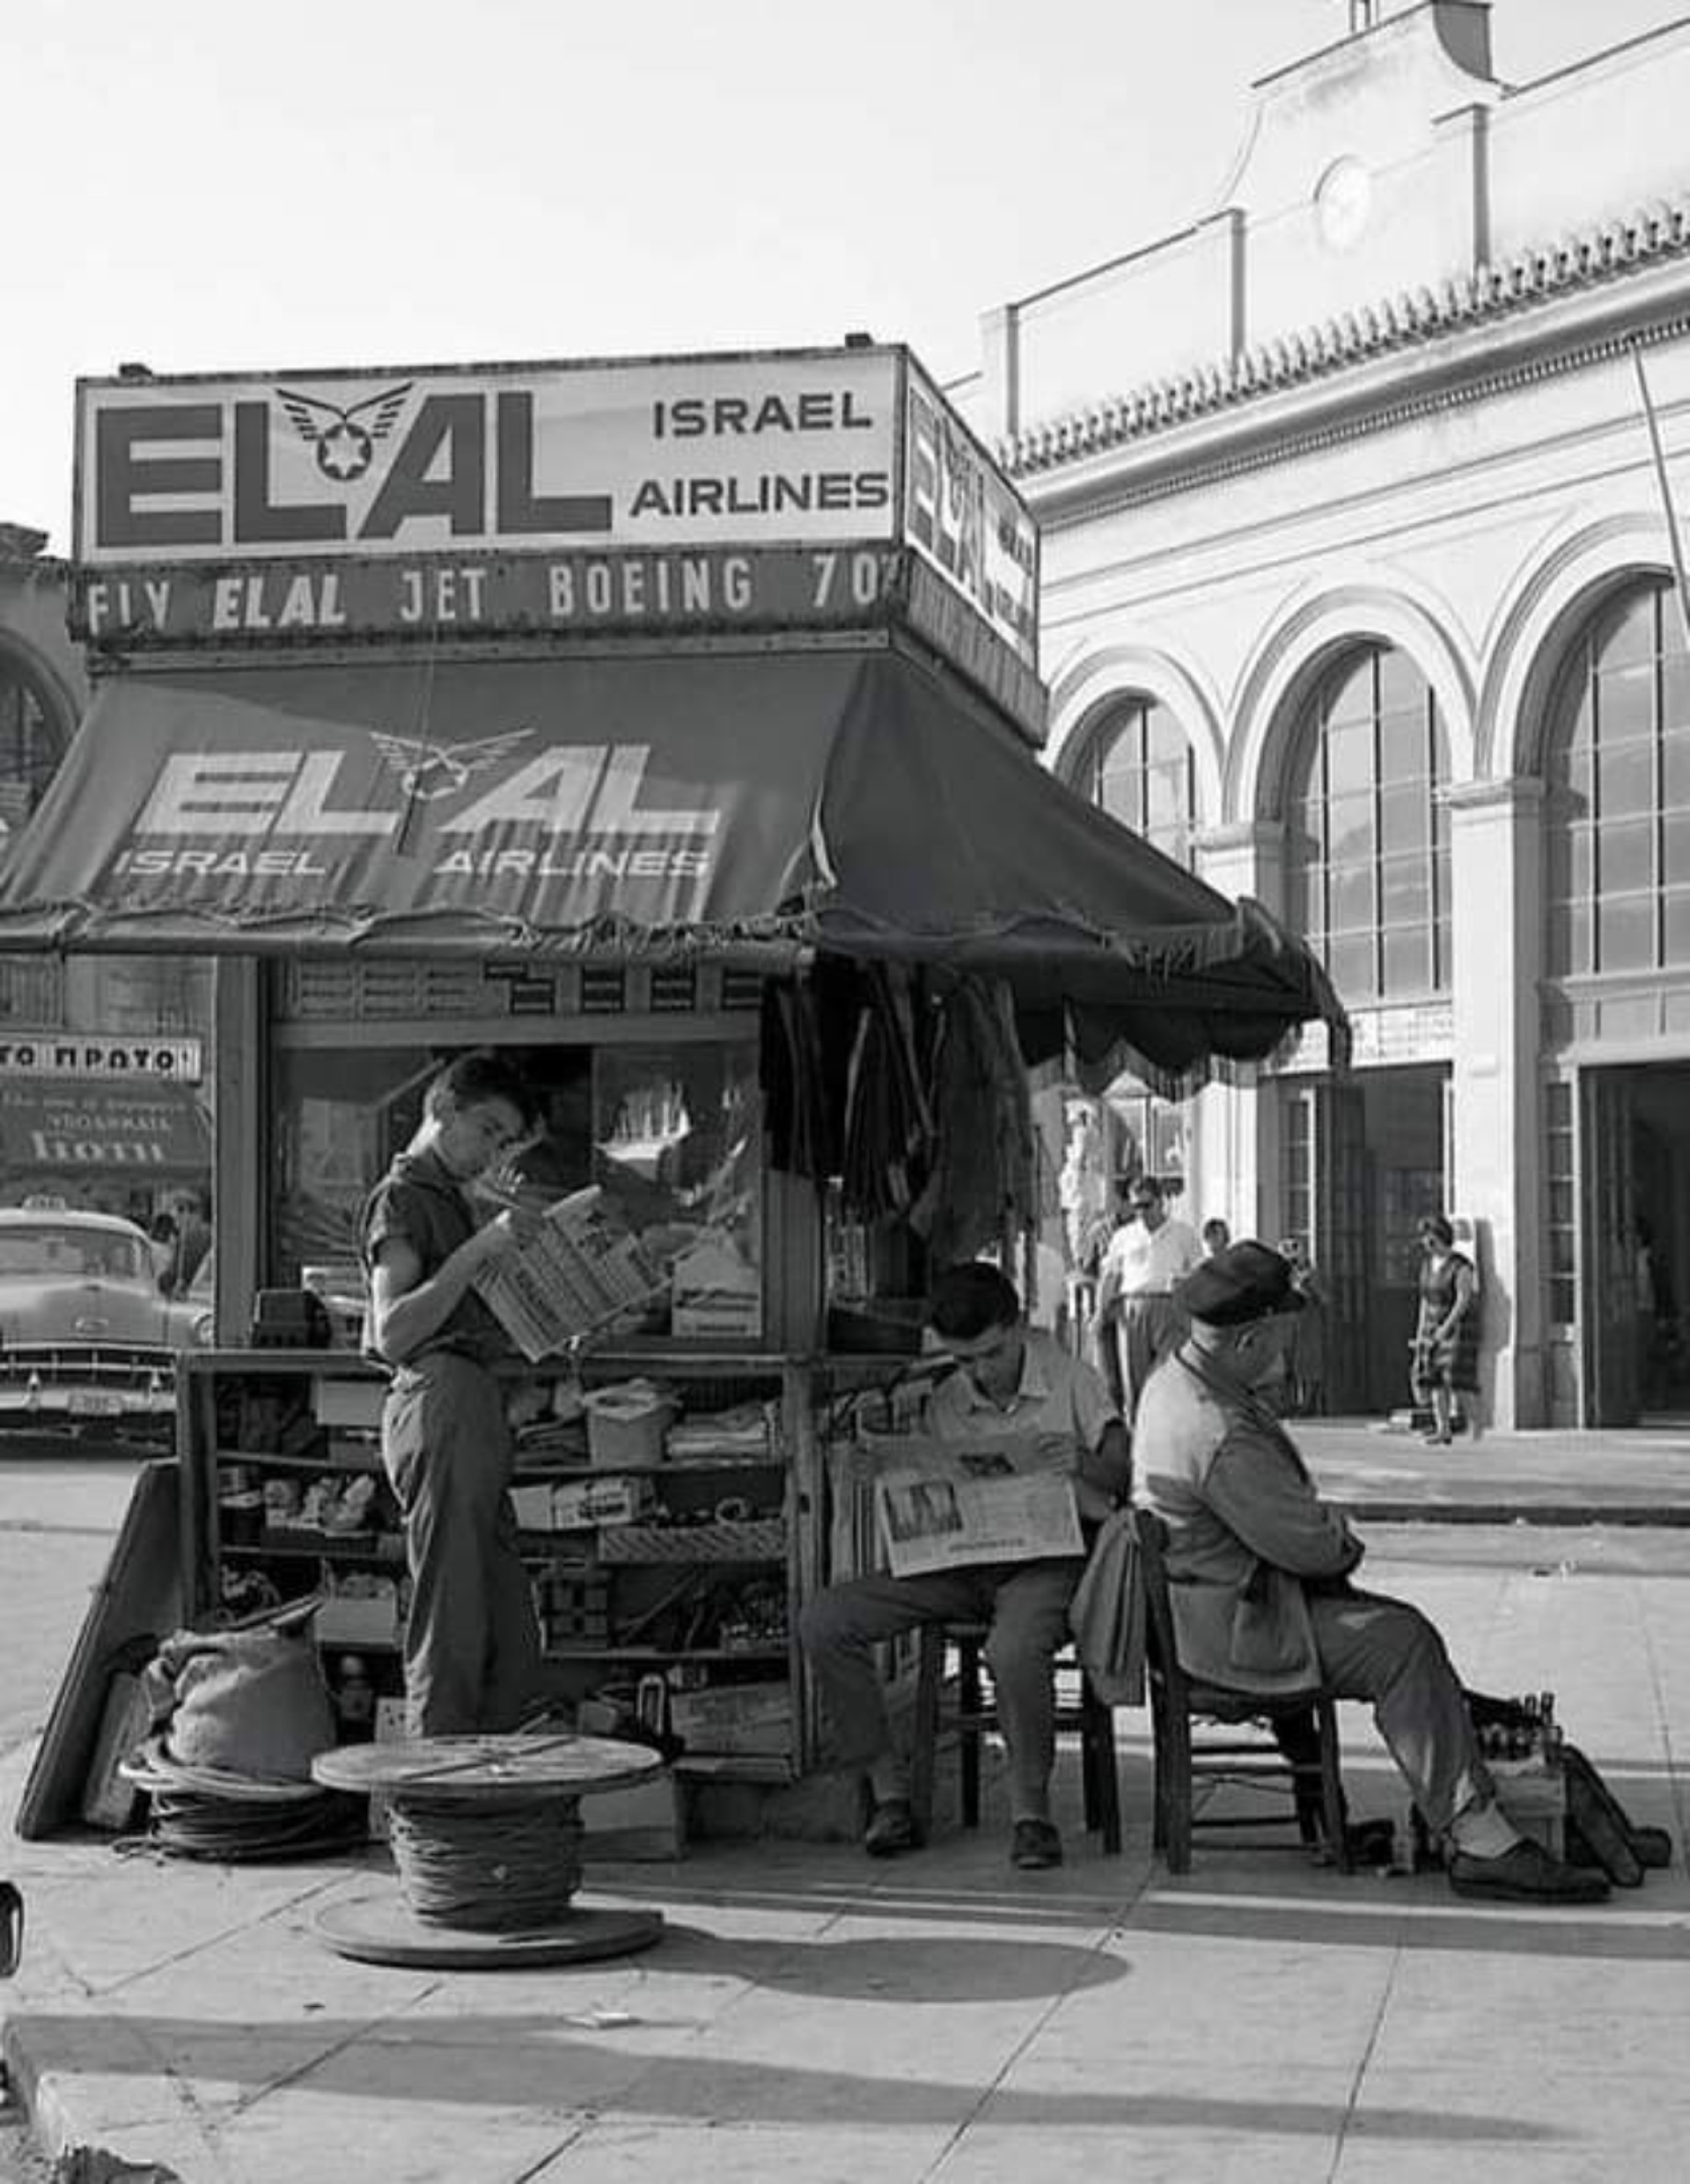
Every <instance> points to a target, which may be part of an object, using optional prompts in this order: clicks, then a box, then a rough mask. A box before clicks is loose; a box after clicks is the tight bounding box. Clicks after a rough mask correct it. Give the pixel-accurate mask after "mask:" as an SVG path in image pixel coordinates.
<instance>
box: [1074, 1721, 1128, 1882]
mask: <svg viewBox="0 0 1690 2184" xmlns="http://www.w3.org/2000/svg"><path fill="white" fill-rule="evenodd" d="M1080 1707H1081V1717H1080V1718H1081V1732H1080V1733H1081V1749H1082V1751H1083V1752H1084V1754H1085V1758H1086V1763H1087V1768H1088V1773H1089V1783H1090V1789H1091V1795H1092V1798H1093V1799H1094V1800H1095V1805H1096V1820H1095V1825H1096V1827H1097V1829H1098V1834H1099V1835H1101V1837H1102V1839H1103V1852H1104V1856H1105V1857H1112V1858H1113V1857H1120V1856H1121V1761H1120V1758H1119V1755H1118V1754H1117V1753H1116V1751H1115V1712H1114V1709H1113V1707H1112V1706H1107V1705H1106V1704H1105V1703H1104V1702H1103V1701H1102V1700H1101V1699H1100V1698H1099V1697H1098V1695H1097V1693H1096V1692H1095V1691H1093V1689H1092V1688H1091V1684H1090V1682H1089V1681H1087V1682H1083V1683H1082V1685H1081V1687H1080ZM1093 1824H1094V1822H1093V1819H1092V1814H1091V1812H1089V1811H1088V1813H1087V1814H1086V1825H1087V1827H1091V1826H1092V1825H1093Z"/></svg>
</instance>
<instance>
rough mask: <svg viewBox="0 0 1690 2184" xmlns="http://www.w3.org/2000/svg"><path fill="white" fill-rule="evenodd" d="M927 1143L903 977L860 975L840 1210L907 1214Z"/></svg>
mask: <svg viewBox="0 0 1690 2184" xmlns="http://www.w3.org/2000/svg"><path fill="white" fill-rule="evenodd" d="M933 1140H934V1121H933V1115H932V1112H931V1110H930V1108H929V1101H928V1099H927V1095H926V1093H925V1092H924V1090H923V1084H922V1067H921V1062H920V1057H919V1055H918V1052H917V1048H916V1029H915V1007H914V1004H913V1003H912V1000H911V997H910V981H909V974H908V973H907V971H905V970H904V969H903V968H902V967H900V966H899V965H896V964H888V965H877V966H874V967H871V968H870V969H868V970H866V971H865V972H864V974H863V982H862V1006H861V1009H860V1011H859V1014H858V1017H857V1023H856V1036H855V1038H854V1040H853V1042H852V1046H851V1055H850V1063H849V1068H848V1070H847V1072H846V1084H845V1149H844V1159H843V1164H842V1181H843V1203H844V1207H845V1210H846V1211H847V1212H848V1213H849V1214H851V1215H852V1216H853V1217H856V1218H858V1219H863V1220H875V1219H878V1218H880V1217H883V1216H885V1215H887V1214H897V1215H907V1214H908V1212H909V1210H910V1206H911V1203H912V1202H913V1201H914V1199H915V1195H916V1194H917V1192H918V1191H919V1190H920V1189H921V1188H922V1177H923V1175H924V1173H925V1172H926V1168H927V1165H928V1161H929V1149H930V1147H931V1145H932V1143H933Z"/></svg>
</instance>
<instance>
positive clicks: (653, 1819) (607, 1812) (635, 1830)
mask: <svg viewBox="0 0 1690 2184" xmlns="http://www.w3.org/2000/svg"><path fill="white" fill-rule="evenodd" d="M581 1820H582V1826H583V1828H584V1834H583V1836H582V1842H581V1855H582V1857H583V1858H584V1859H585V1860H586V1861H587V1862H588V1863H589V1864H591V1863H592V1862H593V1860H595V1859H599V1858H604V1859H611V1858H621V1859H628V1860H639V1859H642V1858H678V1857H680V1854H681V1850H682V1848H683V1846H684V1844H685V1842H686V1840H687V1836H686V1823H685V1820H684V1817H683V1812H682V1805H681V1795H680V1783H678V1782H677V1781H676V1780H675V1778H674V1776H672V1775H670V1774H662V1775H654V1776H652V1778H651V1780H650V1782H636V1783H633V1784H631V1785H630V1786H629V1787H628V1789H626V1790H606V1791H605V1792H604V1793H603V1795H602V1796H594V1797H586V1798H582V1800H581Z"/></svg>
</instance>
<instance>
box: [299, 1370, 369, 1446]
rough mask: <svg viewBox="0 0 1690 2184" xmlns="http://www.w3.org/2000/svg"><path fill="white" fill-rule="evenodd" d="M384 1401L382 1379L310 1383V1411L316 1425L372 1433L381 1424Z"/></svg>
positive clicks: (324, 1380)
mask: <svg viewBox="0 0 1690 2184" xmlns="http://www.w3.org/2000/svg"><path fill="white" fill-rule="evenodd" d="M386 1400H387V1383H386V1380H380V1379H375V1378H373V1377H372V1378H371V1379H368V1380H339V1379H334V1380H331V1379H327V1377H325V1378H324V1379H317V1380H313V1381H312V1384H311V1401H312V1411H313V1413H314V1414H315V1416H316V1419H317V1423H318V1424H319V1425H320V1426H356V1427H361V1428H362V1429H363V1430H364V1431H366V1432H370V1433H373V1432H376V1431H378V1430H379V1428H380V1425H381V1407H382V1405H383V1403H385V1402H386Z"/></svg>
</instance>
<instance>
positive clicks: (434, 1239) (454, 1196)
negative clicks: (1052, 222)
mask: <svg viewBox="0 0 1690 2184" xmlns="http://www.w3.org/2000/svg"><path fill="white" fill-rule="evenodd" d="M477 1226H478V1224H477V1222H476V1219H475V1217H474V1214H473V1213H472V1212H471V1210H470V1207H469V1202H468V1200H467V1198H466V1197H465V1196H464V1194H463V1191H462V1189H461V1188H460V1187H459V1183H458V1181H457V1179H456V1178H455V1177H454V1176H452V1175H451V1174H450V1173H448V1172H447V1170H446V1169H445V1166H443V1165H442V1164H441V1162H440V1160H439V1159H438V1158H437V1156H436V1155H435V1154H434V1153H432V1152H415V1153H414V1152H402V1153H400V1155H399V1157H398V1158H397V1159H396V1160H395V1161H394V1162H393V1166H392V1167H390V1168H389V1169H388V1171H387V1173H386V1175H385V1176H383V1178H382V1180H381V1181H380V1182H379V1183H378V1184H377V1185H376V1188H374V1190H372V1191H371V1194H370V1195H369V1197H368V1198H367V1199H366V1200H365V1201H364V1219H363V1223H362V1225H361V1228H360V1232H359V1249H360V1252H361V1254H362V1256H363V1259H364V1266H365V1268H366V1269H367V1270H368V1271H369V1272H371V1274H373V1273H374V1271H375V1265H376V1259H377V1255H378V1253H379V1252H380V1249H381V1246H383V1245H384V1244H386V1243H388V1242H391V1241H393V1240H394V1239H402V1240H403V1241H404V1242H405V1243H407V1244H408V1245H409V1246H410V1247H411V1249H412V1250H413V1251H414V1252H415V1254H416V1255H417V1257H418V1259H419V1260H420V1261H422V1265H423V1280H424V1281H425V1282H426V1281H427V1280H428V1279H429V1277H430V1276H431V1275H435V1274H437V1273H438V1272H439V1271H440V1269H441V1268H442V1267H443V1266H444V1265H445V1262H446V1261H447V1260H448V1259H449V1258H450V1257H451V1256H452V1253H453V1252H454V1251H456V1250H457V1248H458V1246H459V1245H460V1244H464V1243H467V1242H468V1240H469V1239H470V1238H471V1237H472V1236H473V1235H474V1233H475V1231H476V1228H477ZM423 1347H424V1348H425V1349H455V1350H459V1351H461V1352H462V1353H463V1355H464V1356H466V1357H474V1358H477V1359H479V1360H480V1361H481V1363H483V1364H485V1363H487V1362H488V1361H489V1359H492V1358H495V1357H508V1356H509V1355H510V1354H511V1340H510V1337H509V1336H508V1335H506V1334H505V1332H504V1329H503V1327H501V1325H500V1324H499V1321H498V1320H497V1319H496V1317H495V1316H494V1314H493V1313H492V1311H491V1309H490V1308H489V1306H488V1305H486V1304H485V1303H484V1302H483V1300H482V1299H481V1298H480V1297H478V1296H477V1295H476V1294H475V1292H474V1291H473V1290H472V1291H469V1292H468V1293H467V1295H466V1296H465V1297H463V1298H461V1299H460V1301H459V1303H458V1304H457V1305H455V1306H454V1307H453V1308H452V1313H450V1314H449V1316H448V1317H447V1319H446V1320H445V1322H444V1323H443V1325H442V1326H441V1327H440V1330H439V1332H438V1333H437V1335H434V1336H433V1337H432V1338H431V1339H430V1342H427V1343H426V1344H425V1345H424V1346H423Z"/></svg>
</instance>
